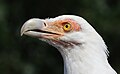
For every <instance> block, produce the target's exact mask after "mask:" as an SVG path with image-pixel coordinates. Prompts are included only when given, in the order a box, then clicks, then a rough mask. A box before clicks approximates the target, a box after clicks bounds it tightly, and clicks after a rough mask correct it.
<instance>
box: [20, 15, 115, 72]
mask: <svg viewBox="0 0 120 74" xmlns="http://www.w3.org/2000/svg"><path fill="white" fill-rule="evenodd" d="M23 34H24V35H28V36H31V37H35V38H38V39H40V40H42V41H45V42H47V43H49V44H50V45H53V46H54V47H56V48H57V49H58V50H59V51H60V53H61V55H62V57H63V60H64V69H65V70H64V74H116V72H115V71H114V70H113V69H112V67H111V66H110V65H109V63H108V60H107V55H108V50H107V47H106V45H105V43H104V41H103V39H102V37H101V36H100V35H99V34H98V33H97V32H96V31H95V29H94V28H93V27H92V26H91V25H90V24H89V23H88V22H87V21H86V20H85V19H83V18H82V17H79V16H75V15H62V16H58V17H55V18H50V19H39V18H32V19H30V20H28V21H26V22H25V23H24V25H23V26H22V28H21V35H23Z"/></svg>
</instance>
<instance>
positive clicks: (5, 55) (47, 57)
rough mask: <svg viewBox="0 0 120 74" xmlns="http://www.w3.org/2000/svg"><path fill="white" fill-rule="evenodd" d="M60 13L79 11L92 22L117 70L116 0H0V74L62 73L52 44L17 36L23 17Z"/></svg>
mask: <svg viewBox="0 0 120 74" xmlns="http://www.w3.org/2000/svg"><path fill="white" fill-rule="evenodd" d="M62 14H74V15H79V16H82V17H84V18H85V19H86V20H87V21H88V22H90V23H91V24H92V26H93V27H94V28H95V29H96V30H97V31H98V32H99V34H100V35H102V37H103V38H104V40H105V42H106V44H107V46H108V49H109V51H110V57H109V63H110V64H111V65H112V67H113V68H114V69H115V70H116V71H117V72H118V74H120V0H0V74H63V60H62V57H61V55H60V53H59V52H58V51H57V50H56V48H54V47H52V46H50V45H48V44H47V43H44V42H41V41H39V40H38V39H34V38H31V37H27V36H23V37H21V36H20V28H21V26H22V25H23V23H24V22H25V21H26V20H28V19H30V18H33V17H37V18H42V19H44V18H48V17H56V16H58V15H62Z"/></svg>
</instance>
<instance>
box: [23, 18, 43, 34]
mask: <svg viewBox="0 0 120 74" xmlns="http://www.w3.org/2000/svg"><path fill="white" fill-rule="evenodd" d="M44 26H45V25H44V21H43V20H41V19H38V18H32V19H30V20H28V21H26V22H25V23H24V24H23V26H22V28H21V36H22V35H23V34H26V35H27V31H30V30H34V29H39V30H41V29H42V28H43V27H44Z"/></svg>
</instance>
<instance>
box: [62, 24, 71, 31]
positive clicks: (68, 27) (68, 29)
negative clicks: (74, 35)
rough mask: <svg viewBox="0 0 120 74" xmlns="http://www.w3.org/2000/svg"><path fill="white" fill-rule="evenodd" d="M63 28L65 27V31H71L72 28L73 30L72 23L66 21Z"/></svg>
mask: <svg viewBox="0 0 120 74" xmlns="http://www.w3.org/2000/svg"><path fill="white" fill-rule="evenodd" d="M63 29H64V30H65V31H70V30H71V24H69V23H65V24H64V26H63Z"/></svg>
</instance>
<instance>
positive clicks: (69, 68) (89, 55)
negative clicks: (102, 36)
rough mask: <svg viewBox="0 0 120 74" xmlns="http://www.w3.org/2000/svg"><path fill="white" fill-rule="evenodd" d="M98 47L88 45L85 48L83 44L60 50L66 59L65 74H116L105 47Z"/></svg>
mask: <svg viewBox="0 0 120 74" xmlns="http://www.w3.org/2000/svg"><path fill="white" fill-rule="evenodd" d="M98 46H99V45H98ZM98 46H97V45H95V46H91V44H90V45H89V44H88V45H87V44H86V47H84V44H83V45H80V46H74V47H72V48H66V49H60V52H61V54H62V56H63V59H64V69H65V70H64V74H116V72H115V71H114V70H113V69H112V67H111V66H110V65H109V63H108V61H107V55H106V53H105V51H103V48H104V47H103V48H99V49H97V48H98ZM90 48H91V49H90ZM105 48H106V47H105ZM61 50H62V51H61Z"/></svg>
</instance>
